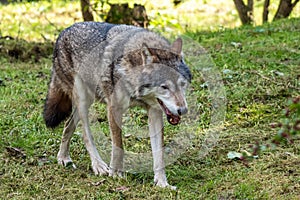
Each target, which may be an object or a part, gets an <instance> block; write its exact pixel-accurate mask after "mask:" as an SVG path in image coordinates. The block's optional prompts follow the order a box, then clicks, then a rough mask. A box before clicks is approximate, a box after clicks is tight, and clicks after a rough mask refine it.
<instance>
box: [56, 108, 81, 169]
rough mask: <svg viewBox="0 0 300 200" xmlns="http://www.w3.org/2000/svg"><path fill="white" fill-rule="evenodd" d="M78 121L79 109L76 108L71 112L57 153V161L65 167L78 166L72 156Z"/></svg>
mask: <svg viewBox="0 0 300 200" xmlns="http://www.w3.org/2000/svg"><path fill="white" fill-rule="evenodd" d="M78 122H79V116H78V112H77V109H74V110H73V113H72V114H71V117H70V118H69V120H68V121H67V122H66V124H65V128H64V131H63V135H62V139H61V144H60V148H59V152H58V154H57V161H58V163H59V164H61V165H63V166H65V167H67V166H72V167H73V168H74V169H76V166H75V164H74V163H73V161H72V159H71V157H70V141H71V138H72V135H73V133H74V131H75V129H76V126H77V124H78Z"/></svg>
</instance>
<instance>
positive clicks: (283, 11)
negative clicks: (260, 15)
mask: <svg viewBox="0 0 300 200" xmlns="http://www.w3.org/2000/svg"><path fill="white" fill-rule="evenodd" d="M298 2H299V0H295V1H294V3H292V0H280V3H279V6H278V9H277V12H276V14H275V17H274V19H273V20H277V19H282V18H287V17H288V16H289V15H290V14H291V12H292V11H293V8H294V7H295V6H296V4H297V3H298Z"/></svg>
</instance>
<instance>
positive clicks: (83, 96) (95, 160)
mask: <svg viewBox="0 0 300 200" xmlns="http://www.w3.org/2000/svg"><path fill="white" fill-rule="evenodd" d="M94 94H95V93H94V92H93V91H90V90H89V89H88V88H87V87H86V85H85V84H84V83H83V81H82V79H81V78H80V77H79V76H78V75H76V76H75V80H74V88H73V98H74V101H75V104H76V107H77V109H78V114H79V118H80V120H81V121H82V127H83V141H84V144H85V147H86V149H87V151H88V152H89V154H90V158H91V161H92V169H93V171H94V173H95V174H96V175H98V174H100V175H104V174H108V171H109V170H108V166H107V164H106V163H105V162H104V161H103V160H102V158H101V157H100V155H99V153H98V151H97V148H96V146H95V143H94V139H93V136H92V132H91V129H90V126H89V119H88V109H89V107H90V105H91V104H92V103H93V96H92V95H94Z"/></svg>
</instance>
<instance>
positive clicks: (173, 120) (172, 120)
mask: <svg viewBox="0 0 300 200" xmlns="http://www.w3.org/2000/svg"><path fill="white" fill-rule="evenodd" d="M167 120H168V122H169V123H170V124H172V125H177V124H179V122H180V117H179V116H176V115H167Z"/></svg>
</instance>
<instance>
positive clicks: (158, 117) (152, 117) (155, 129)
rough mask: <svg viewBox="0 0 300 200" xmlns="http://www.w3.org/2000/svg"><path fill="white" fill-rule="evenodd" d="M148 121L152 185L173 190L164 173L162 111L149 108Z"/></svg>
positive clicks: (173, 187)
mask: <svg viewBox="0 0 300 200" xmlns="http://www.w3.org/2000/svg"><path fill="white" fill-rule="evenodd" d="M148 120H149V131H150V140H151V148H152V155H153V171H154V183H155V184H156V185H157V186H159V187H168V188H171V189H173V190H175V189H176V187H175V186H171V185H169V184H168V181H167V177H166V173H165V163H164V148H163V137H164V136H163V113H162V111H161V110H160V109H157V108H150V109H149V110H148Z"/></svg>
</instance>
